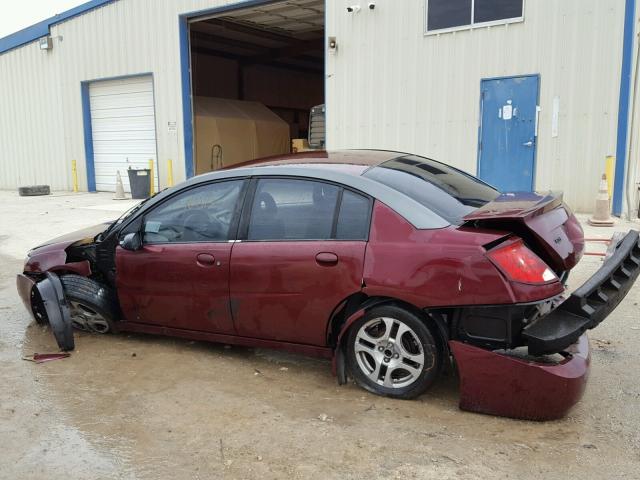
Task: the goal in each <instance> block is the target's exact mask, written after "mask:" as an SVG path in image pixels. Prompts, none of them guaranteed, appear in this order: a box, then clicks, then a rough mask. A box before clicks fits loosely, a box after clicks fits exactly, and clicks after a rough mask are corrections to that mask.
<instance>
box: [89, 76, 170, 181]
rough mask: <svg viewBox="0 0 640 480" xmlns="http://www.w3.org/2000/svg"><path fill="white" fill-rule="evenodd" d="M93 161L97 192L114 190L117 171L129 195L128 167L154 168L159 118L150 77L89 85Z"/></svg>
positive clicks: (155, 169)
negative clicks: (157, 120)
mask: <svg viewBox="0 0 640 480" xmlns="http://www.w3.org/2000/svg"><path fill="white" fill-rule="evenodd" d="M89 98H90V106H91V131H92V136H93V159H94V166H95V175H96V189H97V190H98V191H106V192H113V191H115V184H116V172H118V171H120V175H121V177H122V182H123V184H124V188H125V191H127V192H129V191H130V188H129V175H128V173H127V169H129V167H131V168H133V169H136V168H149V160H153V161H154V164H155V167H154V172H155V179H154V181H155V185H156V189H157V186H158V181H157V178H158V175H157V172H158V167H157V157H156V119H155V110H154V104H153V81H152V79H151V76H150V75H147V76H141V77H131V78H126V79H120V80H106V81H98V82H93V83H91V84H90V85H89Z"/></svg>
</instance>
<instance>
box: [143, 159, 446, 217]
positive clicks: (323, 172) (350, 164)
mask: <svg viewBox="0 0 640 480" xmlns="http://www.w3.org/2000/svg"><path fill="white" fill-rule="evenodd" d="M405 155H407V154H406V153H400V152H391V151H382V150H342V151H330V152H324V151H314V152H303V153H298V154H292V155H280V156H274V157H269V158H264V159H258V160H253V161H250V162H245V163H242V164H239V165H235V166H233V167H232V168H228V169H223V170H216V171H214V172H209V173H204V174H202V175H198V176H196V177H192V178H190V179H188V180H187V181H186V182H183V183H181V184H179V185H176V186H175V187H174V188H171V189H167V190H163V191H162V192H160V193H159V194H157V195H156V196H155V197H154V198H153V199H151V200H150V201H149V202H147V204H145V205H144V206H143V208H141V210H140V213H142V214H143V212H145V211H147V210H149V209H150V208H153V206H154V205H156V204H157V203H159V202H162V201H163V200H164V199H165V198H167V197H169V196H171V195H173V194H175V193H176V192H177V191H178V190H181V189H184V188H191V187H194V186H198V185H200V184H204V183H209V182H213V181H219V180H230V179H233V178H249V177H256V176H260V177H298V178H304V179H309V180H324V181H326V182H332V183H337V184H341V185H343V186H346V187H350V188H352V189H354V190H357V191H360V192H362V193H365V194H367V195H369V196H371V197H373V198H376V199H378V200H380V201H381V202H382V203H384V204H385V205H387V206H389V207H390V208H392V209H393V210H395V211H396V212H397V213H398V214H400V215H401V216H402V217H404V218H405V219H406V220H407V221H409V223H411V224H412V225H413V226H414V227H415V228H418V229H433V228H444V227H447V226H449V225H450V224H449V222H447V221H446V220H445V219H443V218H442V217H440V216H439V215H437V214H436V213H434V212H432V211H431V210H429V209H428V208H426V207H425V206H424V205H421V204H420V203H418V202H417V201H416V200H414V199H412V198H410V197H408V196H407V195H405V194H404V193H402V192H399V191H398V190H395V189H393V188H391V187H389V186H387V185H384V184H382V183H380V182H378V181H376V180H374V179H371V178H368V177H366V176H362V174H363V173H364V172H365V171H366V170H368V169H369V168H372V167H375V166H377V165H380V164H382V163H384V162H386V161H387V160H391V159H393V158H398V157H400V156H405ZM136 216H137V215H136Z"/></svg>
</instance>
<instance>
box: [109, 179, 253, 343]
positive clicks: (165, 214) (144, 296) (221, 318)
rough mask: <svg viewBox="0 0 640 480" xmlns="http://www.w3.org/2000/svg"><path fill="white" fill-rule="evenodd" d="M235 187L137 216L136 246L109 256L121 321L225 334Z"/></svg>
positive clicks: (212, 188) (194, 194)
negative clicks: (139, 234) (140, 219)
mask: <svg viewBox="0 0 640 480" xmlns="http://www.w3.org/2000/svg"><path fill="white" fill-rule="evenodd" d="M243 184H244V181H243V180H230V181H220V182H216V183H211V184H207V185H203V186H200V187H196V188H193V189H191V190H187V191H186V192H183V193H180V194H178V195H175V196H174V197H171V198H169V199H168V200H167V201H165V202H163V203H162V204H160V205H158V206H157V207H155V208H154V209H153V210H151V211H150V212H149V213H147V214H146V215H145V218H144V224H143V227H142V230H143V232H144V242H143V247H142V248H141V249H140V250H137V251H127V250H124V249H122V248H120V247H117V249H116V283H117V290H118V298H119V300H120V305H121V306H122V310H123V313H124V314H125V318H126V320H128V321H131V322H138V323H145V324H150V325H159V326H163V327H167V328H178V329H186V330H199V331H206V332H213V333H224V334H233V333H235V329H234V327H233V320H232V318H231V312H230V309H229V261H230V256H231V249H232V247H233V242H230V241H229V240H232V239H233V238H235V230H236V228H237V221H238V217H239V205H240V203H241V197H242V192H243Z"/></svg>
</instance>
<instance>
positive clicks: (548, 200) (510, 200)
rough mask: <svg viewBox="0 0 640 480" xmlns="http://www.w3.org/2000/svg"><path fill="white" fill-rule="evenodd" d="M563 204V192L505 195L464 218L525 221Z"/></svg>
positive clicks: (470, 219)
mask: <svg viewBox="0 0 640 480" xmlns="http://www.w3.org/2000/svg"><path fill="white" fill-rule="evenodd" d="M562 203H563V196H562V192H549V193H546V194H539V193H529V192H522V193H503V194H501V195H500V196H499V197H498V198H496V199H495V200H493V201H491V202H489V203H487V204H486V205H484V206H482V207H480V208H478V209H477V210H474V211H473V212H471V213H470V214H468V215H466V216H465V217H463V220H464V221H465V222H469V221H476V220H496V219H516V218H517V219H524V218H529V217H534V216H537V215H541V214H543V213H546V212H549V211H551V210H554V209H556V208H558V207H559V206H560V205H562Z"/></svg>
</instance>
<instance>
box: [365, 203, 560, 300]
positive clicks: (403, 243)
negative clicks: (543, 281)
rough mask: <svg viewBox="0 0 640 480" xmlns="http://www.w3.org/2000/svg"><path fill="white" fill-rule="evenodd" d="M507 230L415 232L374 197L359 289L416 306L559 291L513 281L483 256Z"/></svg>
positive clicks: (538, 296)
mask: <svg viewBox="0 0 640 480" xmlns="http://www.w3.org/2000/svg"><path fill="white" fill-rule="evenodd" d="M507 234H508V232H501V231H491V230H480V229H473V228H454V227H447V228H442V229H438V230H418V229H415V228H413V227H412V226H411V225H410V224H409V223H408V222H407V221H406V220H404V219H403V218H402V217H401V216H400V215H398V214H397V213H396V212H394V211H393V210H391V209H390V208H389V207H387V206H386V205H385V204H383V203H382V202H379V201H376V202H375V205H374V210H373V220H372V228H371V235H370V238H369V245H368V247H367V256H366V259H365V269H364V283H365V285H366V286H365V288H364V289H363V292H364V293H366V294H367V295H369V296H388V297H393V298H398V299H401V300H404V301H406V302H409V303H411V304H413V305H415V306H417V307H420V308H426V307H448V306H460V305H499V304H509V303H518V302H529V301H537V300H542V299H545V298H549V297H551V296H553V295H557V294H558V293H560V292H561V291H562V286H561V285H560V283H559V282H558V284H557V285H556V284H553V285H546V286H543V287H539V286H530V285H519V284H511V283H510V282H508V281H507V280H506V279H505V278H504V277H503V276H502V274H501V273H500V272H499V271H498V270H497V269H496V268H495V267H494V266H493V265H492V264H491V262H490V261H489V260H488V259H487V257H486V256H485V249H484V248H483V245H486V244H488V243H490V242H493V241H496V240H498V239H500V238H502V237H504V236H505V235H507Z"/></svg>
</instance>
